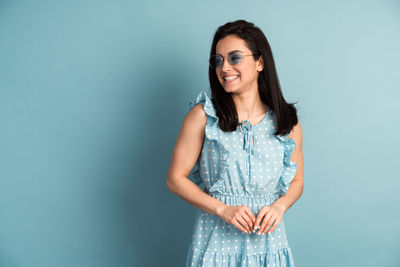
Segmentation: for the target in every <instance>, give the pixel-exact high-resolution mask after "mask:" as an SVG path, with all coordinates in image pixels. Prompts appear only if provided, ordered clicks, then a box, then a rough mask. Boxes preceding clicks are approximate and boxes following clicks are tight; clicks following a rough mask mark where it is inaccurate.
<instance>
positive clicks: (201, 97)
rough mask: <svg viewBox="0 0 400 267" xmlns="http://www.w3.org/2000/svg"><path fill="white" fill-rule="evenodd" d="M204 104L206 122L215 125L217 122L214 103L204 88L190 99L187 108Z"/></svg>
mask: <svg viewBox="0 0 400 267" xmlns="http://www.w3.org/2000/svg"><path fill="white" fill-rule="evenodd" d="M199 103H200V104H202V105H203V106H204V112H205V113H206V115H207V124H208V125H216V124H217V123H218V117H217V114H216V111H215V109H214V105H213V104H212V102H211V99H210V97H209V96H208V95H207V93H206V90H204V89H203V90H201V92H200V93H199V94H198V95H197V97H196V98H195V99H193V100H191V101H190V103H189V108H190V109H192V108H193V107H194V106H196V105H197V104H199Z"/></svg>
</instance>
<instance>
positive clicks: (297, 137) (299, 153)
mask: <svg viewBox="0 0 400 267" xmlns="http://www.w3.org/2000/svg"><path fill="white" fill-rule="evenodd" d="M289 136H290V137H292V139H293V141H294V142H295V143H296V148H295V149H294V150H293V153H292V157H291V159H290V161H293V162H296V163H297V170H296V175H295V176H294V178H293V180H292V181H291V182H290V185H289V189H288V191H287V192H286V194H285V195H283V196H281V197H280V198H278V199H277V200H276V201H275V202H274V205H275V206H277V207H280V208H281V209H282V211H283V212H286V211H287V210H288V209H289V208H290V207H291V206H292V205H293V204H294V203H295V202H296V201H297V200H298V199H299V198H300V196H301V195H302V194H303V186H304V163H303V133H302V129H301V125H300V122H298V123H297V125H295V126H294V127H293V130H292V132H291V133H290V135H289Z"/></svg>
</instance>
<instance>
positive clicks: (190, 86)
mask: <svg viewBox="0 0 400 267" xmlns="http://www.w3.org/2000/svg"><path fill="white" fill-rule="evenodd" d="M399 12H400V2H399V1H394V0H392V1H389V0H381V1H355V0H351V1H349V0H347V1H344V0H342V1H316V0H315V1H310V0H305V1H248V2H244V1H183V0H181V1H141V2H139V1H121V0H119V1H76V2H73V1H63V2H61V1H60V2H58V1H47V2H46V1H1V2H0V36H1V37H0V40H1V41H0V266H6V267H22V266H23V267H25V266H26V267H36V266H37V267H47V266H49V267H50V266H57V267H71V266H74V267H92V266H93V267H103V266H104V267H109V266H119V267H123V266H183V264H184V261H185V258H186V252H187V248H188V244H189V241H190V237H191V233H192V227H193V223H194V215H195V208H194V207H193V206H191V205H189V204H188V203H186V202H184V201H183V200H182V199H180V198H179V197H177V196H176V195H173V194H172V193H171V192H170V191H168V189H167V188H166V185H165V182H166V175H167V171H168V166H169V161H170V157H171V153H172V149H173V146H174V144H175V141H176V137H177V134H178V131H179V128H180V125H181V122H182V120H183V118H184V116H185V114H186V112H187V111H188V105H189V101H190V100H191V99H193V98H194V97H195V96H196V95H197V94H198V93H199V92H200V90H201V89H204V88H207V87H208V76H207V75H208V74H207V71H208V69H207V68H208V61H207V60H208V56H209V50H210V46H211V41H212V37H213V34H214V32H215V30H216V29H217V27H218V26H219V25H222V24H224V23H226V22H228V21H232V20H236V19H247V20H249V21H251V22H254V23H255V24H256V25H257V26H259V27H260V28H261V29H262V30H263V31H264V33H265V35H266V36H267V38H268V40H269V42H270V45H271V47H272V51H273V54H274V57H275V61H276V67H277V70H278V74H279V78H280V82H281V86H282V90H283V93H284V96H285V97H286V99H287V100H288V101H297V100H298V101H299V102H298V104H297V107H298V111H299V119H300V122H301V124H302V127H303V139H304V140H303V152H304V164H305V167H304V168H305V186H304V193H303V195H302V197H301V198H300V199H299V200H298V201H297V202H296V203H295V204H294V205H293V206H292V207H291V208H290V209H289V211H288V212H287V213H286V214H285V224H286V227H287V236H288V240H289V245H290V246H291V248H292V251H293V256H294V260H295V263H296V266H307V267H309V266H325V267H329V266H400V254H399V253H398V252H399V248H400V241H399V240H400V223H399V219H400V215H399V214H400V213H399V200H398V198H399V186H400V183H399V178H400V175H399V166H400V160H399V156H398V153H399V140H398V138H399V133H400V131H399V130H400V126H399V125H400V124H399V122H400V120H399V112H400V107H399V105H398V101H399V97H400V93H399V89H400V88H399V82H400V78H399V62H400V53H399V48H400V30H399V26H400V15H399V14H400V13H399Z"/></svg>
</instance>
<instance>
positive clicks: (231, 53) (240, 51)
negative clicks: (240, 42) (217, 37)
mask: <svg viewBox="0 0 400 267" xmlns="http://www.w3.org/2000/svg"><path fill="white" fill-rule="evenodd" d="M233 52H242V53H244V52H243V51H240V50H237V49H236V50H233V51H231V52H229V53H228V54H232V53H233Z"/></svg>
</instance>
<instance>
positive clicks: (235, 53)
mask: <svg viewBox="0 0 400 267" xmlns="http://www.w3.org/2000/svg"><path fill="white" fill-rule="evenodd" d="M237 55H240V56H241V58H240V61H239V62H238V63H232V60H231V57H232V56H237ZM246 56H254V54H250V55H243V54H242V53H241V52H237V51H235V52H233V53H231V54H228V62H229V64H231V65H237V64H240V63H241V62H242V60H243V57H246ZM215 57H220V58H222V60H221V64H220V65H218V66H216V67H213V66H211V59H212V58H215ZM224 61H225V58H224V57H223V56H221V55H212V56H210V58H209V60H208V64H209V66H210V68H211V69H216V68H219V67H221V66H223V65H224Z"/></svg>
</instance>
